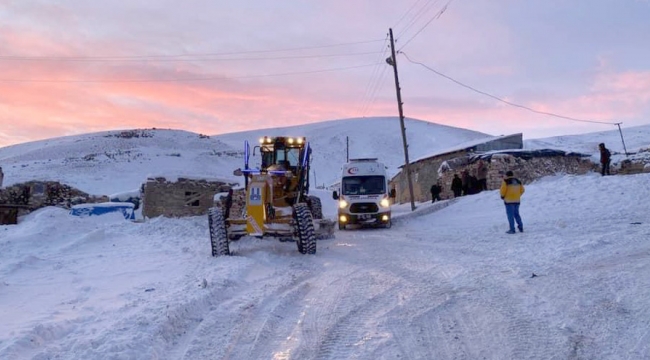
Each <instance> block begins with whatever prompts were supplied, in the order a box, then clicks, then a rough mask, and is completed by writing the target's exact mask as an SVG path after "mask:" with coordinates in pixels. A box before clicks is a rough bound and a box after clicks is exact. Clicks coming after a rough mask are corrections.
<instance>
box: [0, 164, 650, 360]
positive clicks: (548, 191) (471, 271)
mask: <svg viewBox="0 0 650 360" xmlns="http://www.w3.org/2000/svg"><path fill="white" fill-rule="evenodd" d="M649 180H650V177H649V175H635V176H627V177H605V178H602V177H600V176H596V175H589V176H582V177H574V176H558V177H554V178H547V179H543V180H542V181H539V182H537V183H535V184H532V185H529V186H528V187H527V192H526V193H525V194H524V197H523V204H522V209H521V211H522V216H523V219H524V223H525V230H526V232H525V233H518V234H515V235H508V234H505V233H504V232H505V230H506V229H507V225H506V220H505V211H504V209H503V205H502V203H501V201H500V199H499V197H498V195H497V193H496V192H494V191H491V192H484V193H481V194H478V195H473V196H469V197H464V198H461V199H458V200H457V201H455V202H454V203H453V204H451V205H450V206H448V207H444V208H442V209H441V210H439V211H427V209H431V208H430V206H431V205H430V204H418V207H419V209H418V213H416V214H409V215H406V214H407V213H408V211H407V210H405V209H406V208H405V207H404V206H400V207H397V208H396V209H395V210H396V213H397V214H398V216H400V217H398V218H397V219H396V220H395V222H394V225H393V227H392V228H391V229H362V230H358V231H337V232H336V238H335V239H330V240H322V241H319V243H318V247H319V248H318V253H317V255H316V256H304V255H300V254H299V253H298V252H297V250H296V246H295V244H294V243H289V242H286V243H284V242H278V241H276V240H259V239H254V238H243V239H241V240H239V241H237V242H235V243H233V244H232V245H231V249H232V250H234V252H235V256H231V257H223V258H212V257H210V256H209V240H208V232H207V219H205V218H203V217H196V218H190V219H164V218H158V219H152V220H149V221H147V222H144V223H131V222H126V221H124V220H122V219H119V218H113V217H108V218H106V217H100V218H76V217H71V216H68V215H67V213H66V212H65V211H63V210H60V209H55V208H47V209H43V210H41V211H38V212H37V213H34V214H31V215H29V216H28V217H27V218H26V219H23V221H22V222H21V224H20V225H18V226H3V227H0V275H1V276H2V282H1V283H0V304H2V306H1V307H0V319H2V321H1V322H0V358H2V359H396V358H399V359H647V358H650V345H649V344H650V331H649V330H648V329H650V241H649V240H648V239H650V215H649V214H650V211H649V210H650V209H649V208H650V205H649V202H648V201H643V199H648V197H649V196H650V186H649V185H648V184H649V183H650V182H649Z"/></svg>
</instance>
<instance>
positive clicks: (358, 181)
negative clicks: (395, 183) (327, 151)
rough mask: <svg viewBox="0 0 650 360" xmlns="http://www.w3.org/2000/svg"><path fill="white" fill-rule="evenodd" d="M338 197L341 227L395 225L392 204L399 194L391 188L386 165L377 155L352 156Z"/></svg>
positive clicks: (343, 176)
mask: <svg viewBox="0 0 650 360" xmlns="http://www.w3.org/2000/svg"><path fill="white" fill-rule="evenodd" d="M332 197H333V198H334V200H338V222H339V230H343V229H345V227H346V225H348V224H359V225H370V226H382V227H386V228H389V227H390V226H391V214H390V204H391V198H394V197H395V193H394V190H393V191H389V189H388V177H387V176H386V167H385V166H384V164H383V163H380V162H378V161H377V159H350V161H349V162H348V163H346V164H345V165H343V170H342V173H341V184H340V186H339V191H338V192H337V191H334V193H333V194H332Z"/></svg>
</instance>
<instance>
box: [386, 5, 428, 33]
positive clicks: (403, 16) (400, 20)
mask: <svg viewBox="0 0 650 360" xmlns="http://www.w3.org/2000/svg"><path fill="white" fill-rule="evenodd" d="M420 1H422V0H417V1H416V2H414V3H413V5H411V7H409V9H408V10H406V12H405V13H404V15H402V17H400V18H399V20H397V22H396V23H395V25H393V29H394V28H396V27H397V25H399V23H401V22H402V20H404V18H405V17H406V16H408V14H410V13H411V10H413V9H414V8H415V6H416V5H417V4H419V3H420Z"/></svg>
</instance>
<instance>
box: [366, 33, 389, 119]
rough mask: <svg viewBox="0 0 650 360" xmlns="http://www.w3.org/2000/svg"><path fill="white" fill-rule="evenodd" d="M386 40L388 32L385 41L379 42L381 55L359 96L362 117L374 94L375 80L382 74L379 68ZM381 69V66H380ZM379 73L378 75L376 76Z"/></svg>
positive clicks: (382, 59)
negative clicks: (360, 96)
mask: <svg viewBox="0 0 650 360" xmlns="http://www.w3.org/2000/svg"><path fill="white" fill-rule="evenodd" d="M387 42H388V34H386V39H385V41H384V42H383V43H382V44H381V46H382V52H381V55H380V57H379V59H378V61H377V65H376V66H375V67H374V68H373V70H372V74H371V75H370V80H369V81H368V84H367V85H366V88H365V90H364V93H363V97H362V98H361V110H360V113H361V114H360V117H363V116H364V115H365V113H366V111H367V109H368V106H369V104H370V102H371V97H372V95H373V94H374V89H375V87H376V86H377V84H376V82H379V81H381V79H380V78H381V77H382V74H383V71H382V72H381V73H379V71H380V70H379V68H381V67H382V64H384V57H385V55H386V52H387V51H388V47H387V45H386V43H387ZM382 69H383V68H382ZM377 74H379V77H378V78H376V77H375V76H377Z"/></svg>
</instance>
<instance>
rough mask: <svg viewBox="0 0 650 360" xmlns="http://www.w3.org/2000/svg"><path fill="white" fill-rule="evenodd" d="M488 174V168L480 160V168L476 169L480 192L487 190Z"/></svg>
mask: <svg viewBox="0 0 650 360" xmlns="http://www.w3.org/2000/svg"><path fill="white" fill-rule="evenodd" d="M487 174H488V168H487V165H485V162H483V159H479V160H478V166H477V167H476V178H477V179H478V192H481V191H483V190H487Z"/></svg>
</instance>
